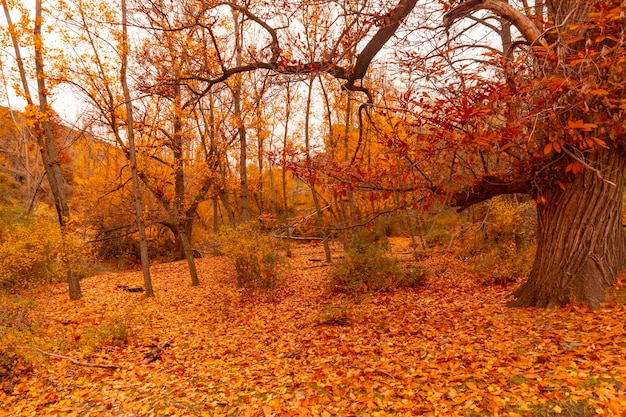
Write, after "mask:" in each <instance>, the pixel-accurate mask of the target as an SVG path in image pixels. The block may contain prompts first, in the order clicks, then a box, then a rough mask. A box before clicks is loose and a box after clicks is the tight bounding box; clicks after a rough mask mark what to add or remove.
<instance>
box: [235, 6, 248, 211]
mask: <svg viewBox="0 0 626 417" xmlns="http://www.w3.org/2000/svg"><path fill="white" fill-rule="evenodd" d="M233 21H234V24H235V29H234V32H235V63H236V65H237V66H239V65H241V63H242V55H241V48H242V42H243V39H242V37H243V33H242V30H241V24H240V22H239V12H237V11H236V10H234V9H233ZM241 84H242V80H241V75H237V76H235V86H234V88H233V100H234V110H235V119H236V120H237V123H238V124H239V126H237V134H238V136H239V193H240V195H239V197H240V198H241V221H242V222H247V221H248V220H250V213H249V204H248V142H247V138H246V126H245V121H244V116H243V110H242V108H241V97H242V94H241V93H242V85H241Z"/></svg>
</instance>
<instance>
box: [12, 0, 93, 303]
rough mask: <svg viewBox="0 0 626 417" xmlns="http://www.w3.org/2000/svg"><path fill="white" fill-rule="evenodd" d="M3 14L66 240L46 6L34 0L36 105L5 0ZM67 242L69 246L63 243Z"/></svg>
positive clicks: (72, 289)
mask: <svg viewBox="0 0 626 417" xmlns="http://www.w3.org/2000/svg"><path fill="white" fill-rule="evenodd" d="M2 6H3V8H4V14H5V17H6V19H7V23H8V28H9V36H10V38H11V41H12V43H13V49H14V51H15V59H16V61H17V66H18V71H19V75H20V80H21V84H22V89H23V91H22V92H23V96H24V98H25V100H26V103H27V105H28V108H27V111H26V112H27V116H28V117H29V119H30V123H31V124H32V125H33V126H34V127H35V137H36V139H37V144H38V145H39V150H40V152H41V158H42V161H43V165H44V169H45V172H46V176H47V178H48V183H49V184H50V190H51V191H52V195H53V197H54V206H55V208H56V211H57V215H58V220H59V226H60V228H61V238H62V239H63V241H64V242H65V241H66V239H67V237H68V234H69V233H71V230H72V229H71V227H72V226H71V221H70V220H71V219H70V210H69V205H68V198H67V195H66V192H65V182H64V179H63V175H62V172H61V166H60V164H59V160H58V155H59V150H58V148H57V145H56V140H55V139H56V138H55V135H54V131H53V127H52V123H51V121H50V117H51V109H50V106H49V104H48V94H49V93H48V89H47V86H46V80H47V75H46V72H45V68H44V48H43V37H42V36H43V35H42V22H43V16H42V14H43V8H42V4H41V0H37V1H36V2H35V20H34V23H33V48H34V54H33V59H34V61H35V62H34V64H35V65H34V66H35V77H36V79H37V91H38V104H37V105H35V102H34V100H33V97H32V95H31V92H30V87H29V84H28V74H27V71H26V67H25V63H24V59H23V58H22V54H21V48H20V44H19V39H18V34H17V31H16V28H15V26H14V25H13V23H12V21H11V14H10V11H9V5H8V3H7V1H6V0H3V1H2ZM64 246H67V245H65V244H64ZM65 263H66V269H67V282H68V286H69V295H70V299H71V300H78V299H80V298H81V297H82V293H81V290H80V282H79V280H78V277H77V276H76V275H75V273H74V271H73V267H72V265H71V263H70V261H69V258H68V256H67V254H66V255H65Z"/></svg>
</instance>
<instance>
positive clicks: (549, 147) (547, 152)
mask: <svg viewBox="0 0 626 417" xmlns="http://www.w3.org/2000/svg"><path fill="white" fill-rule="evenodd" d="M550 152H552V142H550V143H548V144H547V145H546V147H545V148H543V154H544V155H547V154H549V153H550Z"/></svg>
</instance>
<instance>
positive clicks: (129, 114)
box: [120, 0, 154, 297]
mask: <svg viewBox="0 0 626 417" xmlns="http://www.w3.org/2000/svg"><path fill="white" fill-rule="evenodd" d="M121 49H122V53H121V57H122V65H121V67H120V83H121V84H122V90H123V94H124V102H125V107H126V132H127V136H128V138H127V139H128V162H129V163H130V171H131V178H132V182H133V202H134V204H135V219H136V220H135V221H136V222H137V231H138V232H139V254H140V257H141V270H142V273H143V282H144V285H145V287H146V297H154V289H153V288H152V278H151V276H150V257H149V255H148V238H147V236H146V225H145V222H144V219H143V202H142V191H141V184H140V183H139V174H138V171H137V151H136V147H135V128H134V126H135V123H134V114H133V102H132V98H131V95H130V89H129V87H128V77H127V68H128V22H127V16H126V0H122V45H121Z"/></svg>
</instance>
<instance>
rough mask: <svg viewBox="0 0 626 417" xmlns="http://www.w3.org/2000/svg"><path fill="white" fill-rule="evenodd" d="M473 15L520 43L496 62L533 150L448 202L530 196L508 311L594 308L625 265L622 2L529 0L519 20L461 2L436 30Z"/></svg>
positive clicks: (489, 4)
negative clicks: (522, 261) (532, 231)
mask: <svg viewBox="0 0 626 417" xmlns="http://www.w3.org/2000/svg"><path fill="white" fill-rule="evenodd" d="M479 10H487V11H489V12H491V13H493V14H495V15H497V16H499V17H501V18H503V19H505V20H506V21H507V22H510V23H511V24H512V25H513V26H514V27H515V28H517V30H519V32H520V33H521V35H522V37H523V39H522V41H520V42H517V43H514V44H512V48H515V47H522V48H523V49H524V52H525V53H526V54H528V59H519V58H518V59H516V57H515V55H514V54H513V51H509V52H508V53H507V55H508V58H509V59H508V60H507V61H506V62H504V65H506V66H507V67H506V68H505V69H506V70H507V72H506V73H507V76H508V78H509V79H508V91H509V92H510V97H509V98H508V99H507V101H508V106H509V108H510V109H511V110H512V111H511V113H510V115H511V116H523V117H524V120H525V123H524V124H522V125H521V126H519V127H518V128H521V129H522V130H521V131H520V133H522V134H528V135H529V136H530V139H531V140H532V141H534V144H533V145H534V148H535V150H534V151H531V152H528V153H527V154H526V157H525V158H524V159H523V160H521V161H519V162H518V163H517V164H515V165H514V166H513V167H512V168H511V170H510V171H509V172H508V173H507V174H506V175H502V174H497V175H495V176H494V175H487V173H484V175H483V176H482V178H480V179H479V180H478V181H477V182H476V184H475V185H474V186H473V187H471V188H469V189H468V190H466V191H465V192H461V193H457V195H456V196H455V199H454V204H455V205H456V206H458V207H461V208H465V207H469V206H470V205H471V204H474V203H475V202H478V201H483V200H485V199H488V198H491V197H493V196H495V195H499V194H506V193H527V194H530V195H531V196H533V197H534V198H535V199H536V200H537V202H538V204H537V215H538V231H537V239H538V246H537V254H536V259H535V263H534V265H533V268H532V271H531V273H530V276H529V278H528V280H527V281H526V282H525V283H524V284H523V285H522V286H521V287H520V288H519V289H518V290H517V291H516V292H515V293H514V296H515V300H514V302H513V303H512V305H513V306H536V307H554V306H558V305H562V304H568V303H581V302H585V303H587V304H588V305H589V307H591V308H597V307H598V306H599V304H600V303H601V302H602V301H603V299H604V292H605V289H606V288H607V287H608V286H609V285H610V284H612V283H613V282H614V281H615V279H616V277H617V276H618V275H619V274H620V273H621V271H622V269H623V268H624V267H625V266H626V241H625V238H624V233H623V230H622V222H621V218H622V194H623V184H624V183H623V178H624V174H625V172H626V171H625V168H626V154H625V153H624V144H625V142H624V139H625V138H626V137H625V136H624V127H623V123H622V121H621V120H622V117H623V116H622V112H623V110H624V107H623V99H622V97H623V94H624V88H625V86H626V78H625V75H626V74H625V72H624V69H623V65H622V64H620V62H621V61H622V60H623V59H624V56H625V48H624V37H623V34H624V31H625V29H626V25H625V24H626V19H625V18H624V5H623V4H621V3H619V2H613V1H605V0H599V1H592V2H586V1H572V0H569V1H558V2H557V1H549V2H547V3H546V7H545V9H543V8H542V7H540V5H539V3H538V4H537V7H536V8H535V9H534V10H533V11H534V12H535V13H534V14H530V15H526V14H524V13H522V12H520V11H519V10H518V9H516V8H514V7H513V6H511V5H509V4H508V3H507V2H505V1H502V0H484V1H468V2H464V3H461V4H459V5H458V6H457V7H456V8H454V9H452V10H450V11H449V12H448V14H447V15H446V16H445V22H446V25H447V26H450V25H452V24H454V22H456V21H457V20H459V19H462V18H463V17H464V16H467V15H468V14H472V13H474V12H476V11H479ZM524 67H525V68H527V69H526V70H522V69H523V68H524ZM514 71H517V74H515V73H514ZM500 97H502V96H501V95H500ZM494 98H495V95H494ZM520 99H522V100H526V103H525V104H524V105H521V104H520V102H519V100H520ZM507 122H509V121H507ZM514 125H515V122H513V123H511V124H510V125H509V127H510V128H511V129H512V128H514ZM537 151H538V152H537Z"/></svg>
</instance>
